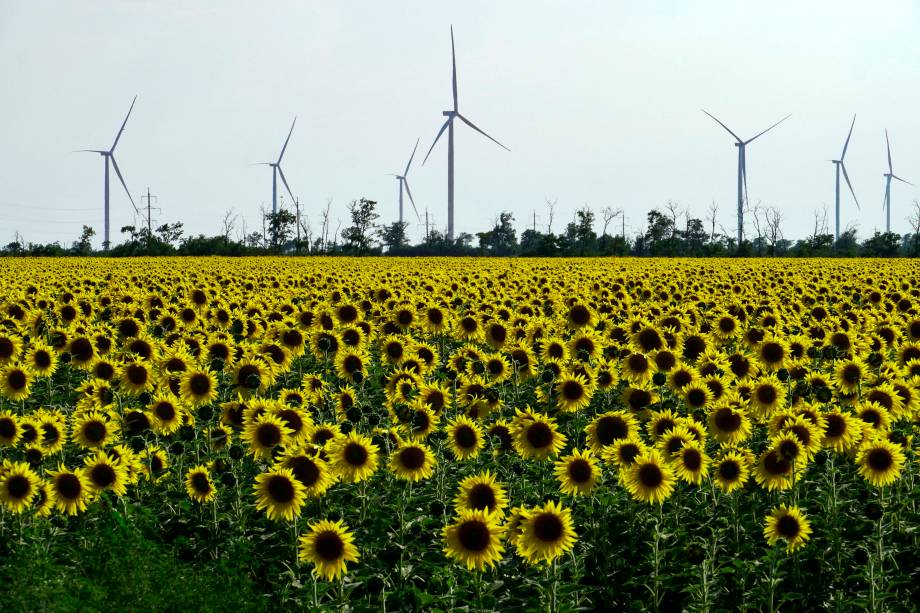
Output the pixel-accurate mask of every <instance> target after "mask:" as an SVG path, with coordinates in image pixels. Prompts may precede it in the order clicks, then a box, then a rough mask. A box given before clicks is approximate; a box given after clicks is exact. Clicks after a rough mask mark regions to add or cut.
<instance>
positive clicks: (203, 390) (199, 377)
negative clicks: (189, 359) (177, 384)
mask: <svg viewBox="0 0 920 613" xmlns="http://www.w3.org/2000/svg"><path fill="white" fill-rule="evenodd" d="M188 386H189V389H191V390H192V393H193V394H194V395H196V396H205V395H206V394H208V393H210V391H211V379H210V378H209V377H208V376H207V375H205V374H203V373H195V374H194V375H192V377H191V379H189V382H188Z"/></svg>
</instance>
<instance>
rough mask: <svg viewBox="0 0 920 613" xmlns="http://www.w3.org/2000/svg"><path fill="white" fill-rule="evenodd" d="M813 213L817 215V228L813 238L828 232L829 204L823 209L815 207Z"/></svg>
mask: <svg viewBox="0 0 920 613" xmlns="http://www.w3.org/2000/svg"><path fill="white" fill-rule="evenodd" d="M813 214H814V217H815V230H814V232H813V233H812V238H816V237H818V236H819V235H821V234H827V204H825V205H824V207H823V208H821V209H815V210H814V213H813Z"/></svg>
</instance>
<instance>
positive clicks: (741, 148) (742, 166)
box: [701, 109, 792, 249]
mask: <svg viewBox="0 0 920 613" xmlns="http://www.w3.org/2000/svg"><path fill="white" fill-rule="evenodd" d="M701 110H702V111H703V112H704V113H706V114H707V115H709V116H710V117H712V118H713V119H715V121H716V123H718V124H719V125H720V126H722V127H723V128H725V130H726V131H727V132H728V133H729V134H731V135H732V136H733V137H734V138H735V146H736V147H738V248H739V249H740V248H741V240H742V239H743V238H744V202H745V200H746V199H747V197H748V189H747V161H746V159H745V147H747V146H748V145H750V144H751V143H752V142H753V141H754V139H757V138H760V137H761V136H763V135H764V134H766V133H767V132H769V131H770V130H772V129H773V128H775V127H776V126H778V125H779V124H781V123H783V122H784V121H786V120H787V119H789V118H790V117H792V115H786V116H785V117H783V118H782V119H780V120H779V121H777V122H776V123H775V124H773V125H772V126H770V127H769V128H767V129H766V130H764V131H763V132H760V133H759V134H757V135H756V136H753V137H751V138H749V139H747V140H742V139H741V137H740V136H738V135H737V134H735V133H734V132H732V131H731V130H730V129H729V127H728V126H727V125H725V124H724V123H722V122H721V121H719V120H718V119H716V117H715V115H713V114H711V113H709V112H708V111H706V110H705V109H701Z"/></svg>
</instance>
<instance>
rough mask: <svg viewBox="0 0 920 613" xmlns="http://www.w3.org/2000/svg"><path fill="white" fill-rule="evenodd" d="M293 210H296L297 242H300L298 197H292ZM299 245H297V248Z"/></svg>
mask: <svg viewBox="0 0 920 613" xmlns="http://www.w3.org/2000/svg"><path fill="white" fill-rule="evenodd" d="M294 210H295V211H297V243H298V245H299V244H300V198H294ZM299 248H300V247H299V246H298V249H299Z"/></svg>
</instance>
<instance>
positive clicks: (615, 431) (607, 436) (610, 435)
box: [595, 415, 629, 445]
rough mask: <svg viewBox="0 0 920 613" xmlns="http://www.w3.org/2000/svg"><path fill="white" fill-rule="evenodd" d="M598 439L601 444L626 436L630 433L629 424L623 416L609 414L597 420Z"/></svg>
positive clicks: (607, 443)
mask: <svg viewBox="0 0 920 613" xmlns="http://www.w3.org/2000/svg"><path fill="white" fill-rule="evenodd" d="M595 431H596V432H597V441H598V442H599V443H600V444H601V445H609V444H611V443H613V441H615V440H617V439H618V438H626V436H627V435H628V434H629V426H628V425H627V423H626V420H624V419H623V418H621V417H614V416H610V415H608V416H607V417H601V418H600V419H599V420H597V429H596V430H595Z"/></svg>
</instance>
